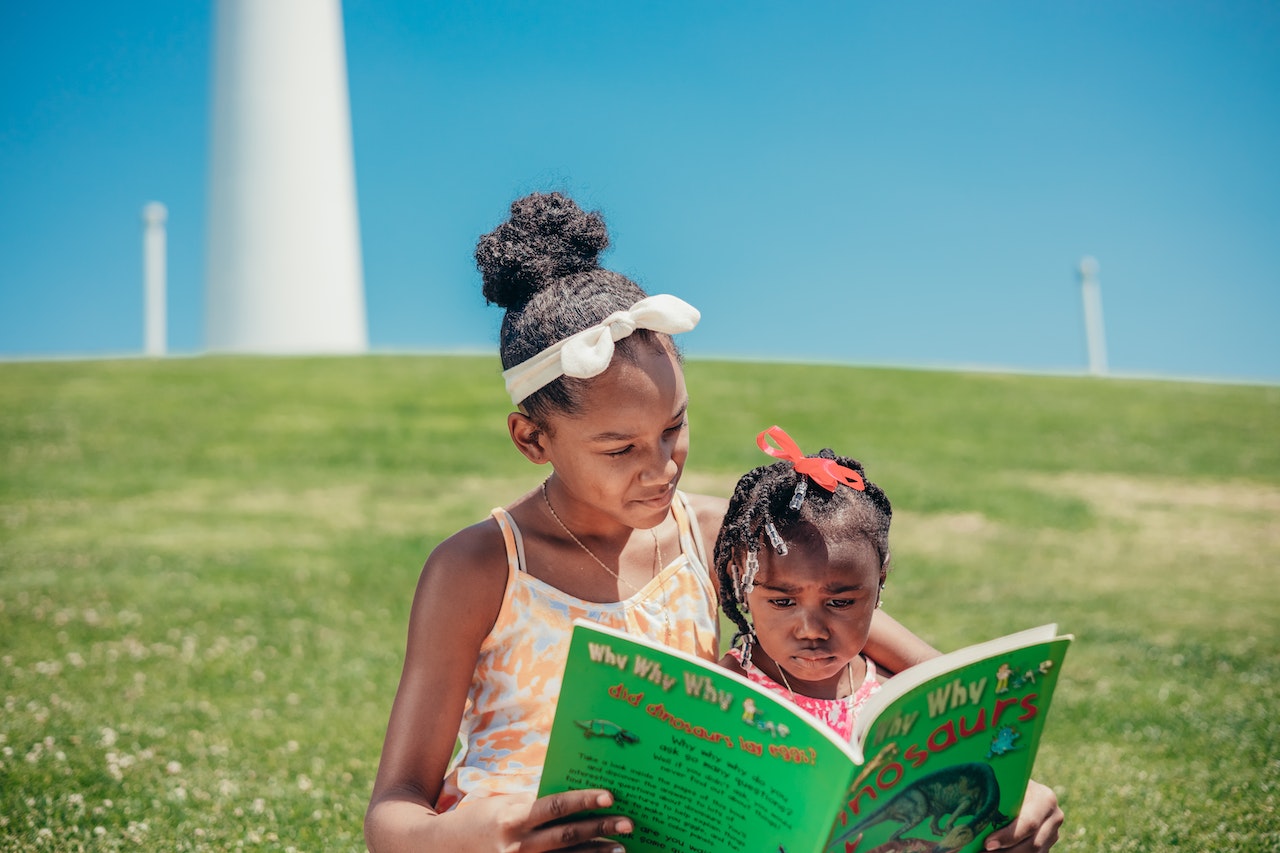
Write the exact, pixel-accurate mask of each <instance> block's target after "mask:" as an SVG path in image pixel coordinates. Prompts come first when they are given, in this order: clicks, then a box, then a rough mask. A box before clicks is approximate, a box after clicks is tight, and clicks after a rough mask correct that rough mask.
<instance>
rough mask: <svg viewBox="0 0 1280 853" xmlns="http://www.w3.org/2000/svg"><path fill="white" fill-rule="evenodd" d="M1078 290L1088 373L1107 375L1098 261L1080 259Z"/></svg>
mask: <svg viewBox="0 0 1280 853" xmlns="http://www.w3.org/2000/svg"><path fill="white" fill-rule="evenodd" d="M1080 290H1081V294H1082V296H1083V299H1084V334H1085V341H1086V344H1087V346H1088V348H1089V372H1090V373H1092V374H1093V375H1094V376H1105V375H1106V374H1107V341H1106V335H1105V333H1104V331H1103V326H1102V290H1101V288H1100V286H1099V285H1098V261H1097V260H1096V259H1095V258H1093V257H1084V258H1081V259H1080Z"/></svg>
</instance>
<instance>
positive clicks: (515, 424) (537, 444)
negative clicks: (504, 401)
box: [507, 412, 550, 465]
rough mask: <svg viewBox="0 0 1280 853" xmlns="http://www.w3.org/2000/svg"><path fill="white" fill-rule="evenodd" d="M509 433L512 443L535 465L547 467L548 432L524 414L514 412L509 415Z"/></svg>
mask: <svg viewBox="0 0 1280 853" xmlns="http://www.w3.org/2000/svg"><path fill="white" fill-rule="evenodd" d="M507 432H508V433H510V434H511V442H512V444H514V445H515V446H516V450H519V451H520V452H521V453H523V454H524V457H525V458H526V459H528V460H529V461H530V462H532V463H533V464H534V465H546V464H547V462H549V461H550V459H549V458H548V456H547V448H546V438H547V434H546V431H545V430H543V429H542V427H540V426H538V425H537V424H536V423H534V422H533V419H532V418H530V417H529V416H528V415H526V414H525V413H524V412H512V413H511V414H509V415H507Z"/></svg>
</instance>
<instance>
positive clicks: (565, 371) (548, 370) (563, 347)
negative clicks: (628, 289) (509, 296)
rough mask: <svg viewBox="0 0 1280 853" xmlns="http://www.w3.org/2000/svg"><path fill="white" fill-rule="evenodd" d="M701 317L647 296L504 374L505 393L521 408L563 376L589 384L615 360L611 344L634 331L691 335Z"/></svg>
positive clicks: (685, 306)
mask: <svg viewBox="0 0 1280 853" xmlns="http://www.w3.org/2000/svg"><path fill="white" fill-rule="evenodd" d="M701 317H702V315H701V314H700V313H699V312H698V309H697V308H694V307H693V306H692V305H690V304H689V303H688V302H685V301H684V300H683V299H680V298H678V297H675V296H672V295H670V294H668V293H659V294H658V295H656V296H646V297H645V298H644V299H641V300H640V301H639V302H637V303H636V304H634V305H632V306H631V308H630V309H628V310H626V311H614V312H613V313H612V314H610V315H609V316H608V317H605V318H604V320H602V321H600V323H598V324H597V325H595V326H591V327H589V328H586V329H583V330H582V331H581V332H577V333H575V334H572V335H570V336H569V337H567V338H565V339H564V340H562V341H560V342H559V343H554V344H552V345H551V346H549V347H547V348H546V349H544V350H543V351H542V352H540V353H538V354H537V355H535V356H534V357H533V358H530V359H528V360H526V361H522V362H521V363H520V364H517V365H516V366H515V367H512V368H508V369H507V370H504V371H502V378H503V379H505V380H506V383H507V393H508V394H510V395H511V402H513V403H515V404H516V405H517V406H518V405H520V403H521V401H523V400H524V399H525V398H527V397H528V396H529V395H530V394H532V393H533V392H535V391H537V390H538V389H539V388H542V387H543V386H545V385H548V384H550V383H551V382H554V381H555V380H556V379H558V378H560V377H561V376H573V377H576V378H578V379H590V378H591V377H592V376H599V375H600V374H601V373H604V372H605V370H607V369H608V367H609V362H610V361H612V360H613V342H614V341H620V340H622V339H623V338H625V337H627V335H630V334H631V333H632V332H634V331H635V330H636V329H649V330H651V331H654V332H662V333H664V334H668V335H674V334H678V333H680V332H687V331H689V330H690V329H692V328H693V327H694V326H696V325H698V320H699V319H701Z"/></svg>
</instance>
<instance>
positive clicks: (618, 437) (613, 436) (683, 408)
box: [587, 397, 689, 442]
mask: <svg viewBox="0 0 1280 853" xmlns="http://www.w3.org/2000/svg"><path fill="white" fill-rule="evenodd" d="M687 411H689V398H688V397H686V398H685V400H684V402H683V403H681V404H680V408H678V409H676V413H675V414H674V415H672V416H671V417H670V419H669V421H677V420H680V419H681V418H683V417H684V415H685V412H687ZM635 437H636V436H635V433H629V432H598V433H596V434H595V435H592V436H589V437H588V438H587V441H592V442H596V441H630V440H631V439H633V438H635Z"/></svg>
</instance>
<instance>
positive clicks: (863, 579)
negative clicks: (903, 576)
mask: <svg viewBox="0 0 1280 853" xmlns="http://www.w3.org/2000/svg"><path fill="white" fill-rule="evenodd" d="M783 538H785V539H786V542H787V554H786V556H779V555H778V554H777V552H775V551H774V550H773V549H772V548H770V547H769V546H767V545H765V546H762V548H761V550H760V554H759V560H760V570H759V573H758V574H757V575H756V581H755V588H754V589H753V590H752V591H751V592H750V594H748V596H747V603H748V605H749V606H750V608H751V618H752V622H753V623H754V625H755V632H756V638H757V640H758V641H759V646H758V647H759V649H760V650H762V651H763V652H764V653H765V654H764V655H763V656H761V658H756V657H754V656H753V657H752V660H753V661H756V662H757V664H758V665H759V666H761V668H763V669H764V670H765V672H767V673H768V674H769V675H770V677H772V678H773V679H774V680H775V681H777V682H779V683H784V682H785V683H789V684H790V685H791V688H792V689H793V690H795V691H796V692H797V693H800V694H803V695H805V696H812V697H815V698H823V699H832V698H835V697H836V696H837V695H838V694H837V690H838V688H839V686H840V681H841V678H842V677H843V676H844V672H845V668H846V666H847V665H848V663H849V661H851V660H852V659H853V658H854V657H855V656H856V655H858V654H859V653H861V652H862V649H863V647H865V646H866V644H867V636H868V635H869V634H870V631H871V616H872V614H873V613H875V609H876V604H877V602H879V600H880V585H881V584H882V583H883V582H884V577H885V571H884V570H883V569H882V568H881V565H880V557H879V555H878V554H877V553H876V549H875V547H874V546H873V545H872V544H871V543H870V542H868V541H867V540H866V539H865V538H862V537H858V538H855V539H851V540H842V541H834V542H827V541H826V540H825V539H824V538H823V536H822V534H821V533H820V532H819V531H818V529H817V528H816V527H814V526H813V525H811V524H809V523H807V522H805V523H801V524H800V525H798V526H796V527H794V528H792V529H790V530H788V531H786V532H785V535H784V537H783ZM765 658H768V659H767V660H766V659H765ZM771 664H776V665H777V666H778V667H781V668H782V669H783V670H785V674H786V678H785V679H782V678H779V677H778V673H777V672H773V671H771V669H775V668H776V667H774V666H771ZM851 686H852V685H851Z"/></svg>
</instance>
